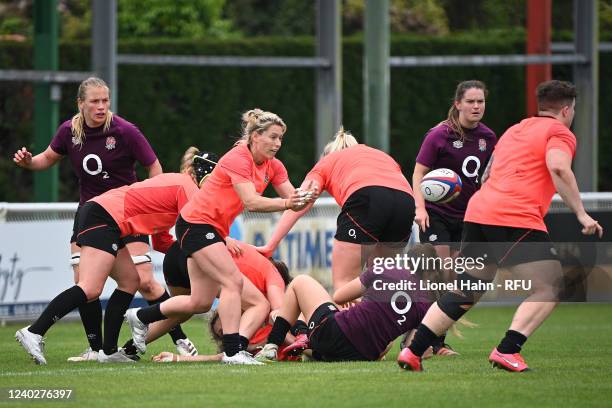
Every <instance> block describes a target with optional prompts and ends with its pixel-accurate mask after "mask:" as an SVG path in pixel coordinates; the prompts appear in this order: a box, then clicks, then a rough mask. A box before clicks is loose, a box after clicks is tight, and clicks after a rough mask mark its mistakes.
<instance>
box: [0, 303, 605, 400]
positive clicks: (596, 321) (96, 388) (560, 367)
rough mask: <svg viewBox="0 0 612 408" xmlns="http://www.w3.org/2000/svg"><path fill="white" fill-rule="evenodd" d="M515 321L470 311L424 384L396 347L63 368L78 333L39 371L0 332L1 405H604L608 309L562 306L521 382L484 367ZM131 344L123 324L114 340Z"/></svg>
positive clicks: (54, 343)
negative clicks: (466, 325) (327, 356)
mask: <svg viewBox="0 0 612 408" xmlns="http://www.w3.org/2000/svg"><path fill="white" fill-rule="evenodd" d="M513 310H514V308H508V307H489V308H487V307H477V308H475V310H474V311H472V312H471V313H470V314H469V318H470V320H472V321H474V322H475V323H478V324H479V327H478V328H475V329H463V333H464V335H465V339H457V338H453V337H452V336H449V342H450V343H451V344H452V345H453V346H454V347H455V348H456V349H457V350H458V351H460V352H461V356H459V357H455V358H450V357H436V358H434V359H431V360H427V361H426V362H425V368H426V370H427V371H426V372H424V373H412V372H406V371H402V370H400V369H399V368H398V366H397V365H396V363H395V357H396V354H397V348H396V349H394V350H392V351H391V352H390V354H389V355H388V358H387V361H382V362H372V363H334V364H331V363H314V362H307V363H276V364H271V365H268V366H265V367H236V366H224V365H221V364H218V363H179V364H159V363H152V362H150V361H148V360H144V361H141V362H139V363H138V364H134V365H125V364H109V365H101V364H98V363H95V362H93V363H78V364H75V363H67V362H66V358H67V357H69V356H71V355H76V354H78V353H79V352H81V351H82V350H83V349H84V348H85V340H84V336H83V332H82V328H81V327H80V323H76V322H71V323H60V324H57V325H56V326H55V327H53V328H52V329H51V330H50V331H49V333H47V334H48V336H47V340H46V356H47V361H48V365H47V366H35V365H34V364H33V362H32V361H31V360H30V358H29V356H27V355H26V354H25V352H23V350H22V349H21V348H20V346H19V345H18V344H17V343H16V342H15V340H14V337H13V336H14V333H15V331H16V330H17V329H19V328H20V327H21V326H22V325H7V326H6V327H2V328H0V345H1V346H0V388H4V390H3V392H4V393H5V394H6V388H11V387H28V388H72V389H73V390H74V393H75V400H74V401H73V402H62V403H57V402H50V403H45V402H36V403H33V404H32V405H34V406H36V407H42V406H46V405H50V406H53V407H58V406H85V405H86V406H90V407H98V406H100V407H111V408H124V407H131V406H135V407H158V406H176V407H179V406H181V407H182V406H215V407H218V406H237V405H242V406H247V407H252V406H264V407H300V408H302V407H312V406H314V407H318V408H323V407H342V406H351V407H362V406H374V407H387V406H402V407H419V408H420V407H445V406H452V407H462V406H466V407H467V406H469V407H481V406H495V407H563V408H565V407H571V406H576V407H588V406H593V407H602V406H612V305H609V304H607V305H586V304H573V305H561V306H560V307H559V308H558V309H557V310H556V311H555V313H554V314H553V315H552V316H551V317H550V318H549V320H548V321H547V322H546V323H545V324H544V325H543V326H542V327H541V328H540V330H538V331H537V332H536V333H535V334H534V335H533V336H532V337H531V338H530V339H529V342H528V343H527V345H526V347H525V349H524V353H523V355H524V356H525V359H526V361H527V363H528V364H529V365H530V366H531V367H532V368H533V371H531V372H528V373H522V374H517V373H508V372H505V371H501V370H497V369H493V368H491V367H490V366H489V364H488V363H487V357H488V355H489V352H490V351H491V349H492V348H493V347H494V346H495V345H496V344H497V343H498V341H499V339H500V338H501V336H502V335H503V333H504V332H505V330H506V328H507V326H508V324H509V322H510V320H511V317H512V313H513ZM203 326H204V323H203V321H202V320H201V319H196V320H193V321H192V322H189V323H187V324H186V325H184V327H185V331H186V332H187V334H188V335H189V337H190V338H191V339H192V340H193V341H194V342H195V343H196V344H197V345H198V347H199V349H200V351H201V352H212V351H213V349H214V347H213V345H212V344H211V342H210V341H209V340H208V334H207V332H206V330H205V329H204V328H203ZM128 333H129V331H128V328H127V326H125V325H124V326H123V330H122V340H125V339H126V337H127V336H128ZM162 350H170V351H174V348H173V346H172V343H171V341H170V339H169V337H165V338H162V339H160V340H158V341H157V342H155V343H153V344H151V345H150V346H149V351H148V353H147V356H149V357H150V356H151V355H152V354H153V353H157V352H159V351H162ZM3 405H7V404H6V403H5V402H0V407H1V406H3ZM11 405H12V404H11ZM25 405H29V404H27V403H24V404H21V405H20V406H25Z"/></svg>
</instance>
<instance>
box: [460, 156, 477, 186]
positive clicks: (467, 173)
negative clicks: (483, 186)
mask: <svg viewBox="0 0 612 408" xmlns="http://www.w3.org/2000/svg"><path fill="white" fill-rule="evenodd" d="M472 162H474V163H475V167H474V170H473V171H469V170H468V166H470V167H471V163H472ZM461 171H462V172H463V174H464V175H465V177H476V182H478V172H479V171H480V159H479V158H478V157H476V156H468V157H466V158H465V160H463V164H462V165H461Z"/></svg>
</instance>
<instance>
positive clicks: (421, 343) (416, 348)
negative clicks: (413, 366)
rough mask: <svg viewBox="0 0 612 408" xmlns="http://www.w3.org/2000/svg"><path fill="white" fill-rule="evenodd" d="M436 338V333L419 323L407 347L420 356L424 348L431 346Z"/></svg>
mask: <svg viewBox="0 0 612 408" xmlns="http://www.w3.org/2000/svg"><path fill="white" fill-rule="evenodd" d="M437 338H438V335H437V334H436V333H434V332H432V331H431V330H429V327H427V326H425V325H424V324H423V323H421V324H419V327H418V329H417V331H416V333H415V335H414V338H413V339H412V343H410V346H408V348H409V349H410V351H412V353H413V354H414V355H416V356H419V357H422V356H423V354H424V353H425V350H427V348H428V347H429V346H431V345H432V344H433V343H434V342H435V341H436V339H437Z"/></svg>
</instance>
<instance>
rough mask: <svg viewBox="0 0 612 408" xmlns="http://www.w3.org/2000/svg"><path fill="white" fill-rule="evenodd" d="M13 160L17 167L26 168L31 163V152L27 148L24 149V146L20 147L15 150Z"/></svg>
mask: <svg viewBox="0 0 612 408" xmlns="http://www.w3.org/2000/svg"><path fill="white" fill-rule="evenodd" d="M13 161H14V162H15V164H16V165H18V166H19V167H23V168H24V169H27V168H29V167H30V165H31V164H32V153H30V152H28V149H26V148H25V147H22V148H21V149H19V150H17V152H15V156H14V157H13Z"/></svg>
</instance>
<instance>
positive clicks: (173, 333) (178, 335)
mask: <svg viewBox="0 0 612 408" xmlns="http://www.w3.org/2000/svg"><path fill="white" fill-rule="evenodd" d="M168 299H170V295H169V294H168V292H165V291H164V294H163V295H161V296H160V297H159V298H158V299H155V300H147V303H148V304H149V305H150V306H152V305H156V304H158V303H161V302H163V301H166V300H168ZM168 334H169V335H170V337H172V342H173V343H174V344H176V342H177V341H179V340H184V339H186V338H187V335H186V334H185V332H184V331H183V329H182V328H181V325H180V324H177V325H176V327H174V328H173V329H172V330H170V331H169V332H168Z"/></svg>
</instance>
